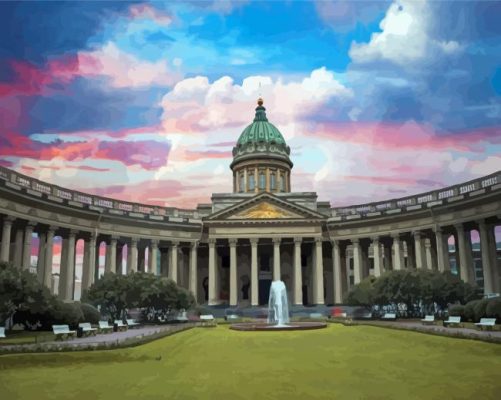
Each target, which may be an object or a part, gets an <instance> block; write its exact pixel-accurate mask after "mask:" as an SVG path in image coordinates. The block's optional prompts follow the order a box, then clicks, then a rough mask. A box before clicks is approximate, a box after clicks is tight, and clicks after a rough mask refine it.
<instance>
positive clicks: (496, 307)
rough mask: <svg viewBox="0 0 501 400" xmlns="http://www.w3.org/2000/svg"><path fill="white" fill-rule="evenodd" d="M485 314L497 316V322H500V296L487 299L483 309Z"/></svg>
mask: <svg viewBox="0 0 501 400" xmlns="http://www.w3.org/2000/svg"><path fill="white" fill-rule="evenodd" d="M485 316H486V317H489V318H497V319H498V321H497V322H498V323H499V322H501V297H497V298H495V299H490V300H489V303H488V304H487V307H486V309H485Z"/></svg>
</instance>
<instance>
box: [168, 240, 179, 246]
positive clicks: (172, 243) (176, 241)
mask: <svg viewBox="0 0 501 400" xmlns="http://www.w3.org/2000/svg"><path fill="white" fill-rule="evenodd" d="M177 246H179V240H171V241H170V243H169V247H177Z"/></svg>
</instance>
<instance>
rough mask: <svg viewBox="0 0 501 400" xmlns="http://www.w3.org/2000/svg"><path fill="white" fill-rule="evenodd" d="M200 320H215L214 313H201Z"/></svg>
mask: <svg viewBox="0 0 501 400" xmlns="http://www.w3.org/2000/svg"><path fill="white" fill-rule="evenodd" d="M200 320H201V321H214V315H212V314H205V315H200Z"/></svg>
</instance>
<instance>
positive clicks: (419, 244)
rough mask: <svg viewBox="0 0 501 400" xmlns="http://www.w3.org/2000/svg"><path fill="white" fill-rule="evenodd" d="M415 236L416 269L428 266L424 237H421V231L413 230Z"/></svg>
mask: <svg viewBox="0 0 501 400" xmlns="http://www.w3.org/2000/svg"><path fill="white" fill-rule="evenodd" d="M413 236H414V247H415V250H416V269H424V268H425V266H426V256H425V249H424V246H423V238H422V237H421V232H419V231H415V232H413Z"/></svg>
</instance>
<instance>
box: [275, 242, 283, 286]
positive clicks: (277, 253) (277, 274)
mask: <svg viewBox="0 0 501 400" xmlns="http://www.w3.org/2000/svg"><path fill="white" fill-rule="evenodd" d="M281 240H282V239H281V238H273V280H274V281H279V280H280V278H281V275H280V242H281Z"/></svg>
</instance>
